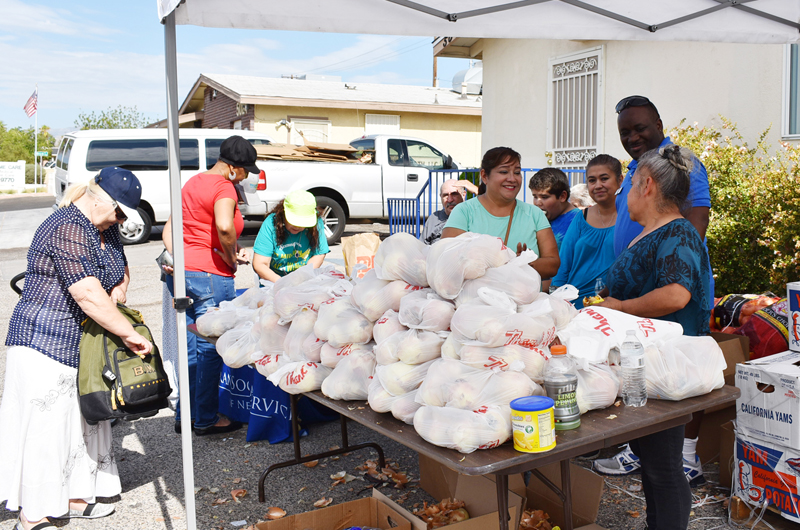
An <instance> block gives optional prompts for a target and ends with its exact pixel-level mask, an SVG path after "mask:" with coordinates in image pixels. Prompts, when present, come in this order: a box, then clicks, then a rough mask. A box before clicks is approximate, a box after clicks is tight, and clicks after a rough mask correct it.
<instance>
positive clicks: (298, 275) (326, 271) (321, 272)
mask: <svg viewBox="0 0 800 530" xmlns="http://www.w3.org/2000/svg"><path fill="white" fill-rule="evenodd" d="M318 276H326V277H328V278H332V279H334V280H345V279H346V278H345V275H344V274H342V273H341V272H339V271H337V270H336V267H334V266H333V265H332V264H330V263H324V264H322V266H321V267H319V268H318V269H315V268H314V266H313V265H312V264H310V263H306V264H305V265H303V266H302V267H300V268H299V269H297V270H295V271H293V272H292V273H291V274H287V275H286V276H281V277H280V278H278V280H276V281H275V283H274V284H273V288H272V292H273V294H278V292H280V291H281V289H285V288H286V287H295V286H297V285H300V284H302V283H305V282H308V281H311V280H314V279H315V278H317V277H318Z"/></svg>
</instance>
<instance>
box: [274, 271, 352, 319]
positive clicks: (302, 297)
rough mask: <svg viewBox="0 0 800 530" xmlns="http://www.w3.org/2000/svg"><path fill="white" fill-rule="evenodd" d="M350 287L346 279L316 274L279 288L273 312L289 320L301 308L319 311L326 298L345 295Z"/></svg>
mask: <svg viewBox="0 0 800 530" xmlns="http://www.w3.org/2000/svg"><path fill="white" fill-rule="evenodd" d="M289 276H291V274H290V275H289ZM352 287H353V286H352V284H351V283H350V282H348V281H347V280H337V279H335V278H330V277H327V276H316V277H315V278H313V279H312V280H309V281H307V282H305V283H302V284H300V285H296V286H294V287H286V288H284V289H281V290H280V291H279V292H278V294H276V295H275V300H274V302H273V303H274V306H275V312H276V313H277V314H278V315H280V317H281V318H282V319H283V320H284V322H289V321H291V320H292V318H294V316H295V315H296V314H297V313H299V312H300V311H301V310H303V309H313V310H314V311H319V307H320V305H322V303H323V302H325V301H326V300H330V299H331V298H334V297H342V296H347V295H348V294H349V293H350V290H351V289H352Z"/></svg>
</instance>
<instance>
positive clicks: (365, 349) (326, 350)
mask: <svg viewBox="0 0 800 530" xmlns="http://www.w3.org/2000/svg"><path fill="white" fill-rule="evenodd" d="M374 347H375V344H374V343H372V342H368V343H367V344H345V345H344V346H339V347H336V346H331V345H330V343H328V342H325V343H323V344H322V348H320V350H319V359H320V362H321V363H322V365H323V366H327V367H328V368H336V366H337V365H338V364H339V362H340V361H341V360H342V359H344V358H345V357H347V356H348V355H350V354H353V353H359V354H360V353H370V354H372V353H373V348H374Z"/></svg>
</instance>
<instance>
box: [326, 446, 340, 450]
mask: <svg viewBox="0 0 800 530" xmlns="http://www.w3.org/2000/svg"><path fill="white" fill-rule="evenodd" d="M337 449H341V447H339V446H338V445H334V446H333V447H328V451H336V450H337Z"/></svg>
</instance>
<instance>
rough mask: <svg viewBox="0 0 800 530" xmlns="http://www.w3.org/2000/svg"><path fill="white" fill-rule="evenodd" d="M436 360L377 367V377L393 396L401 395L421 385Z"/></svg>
mask: <svg viewBox="0 0 800 530" xmlns="http://www.w3.org/2000/svg"><path fill="white" fill-rule="evenodd" d="M433 362H434V361H429V362H427V363H424V364H406V363H401V362H396V363H392V364H388V365H384V366H381V365H378V366H376V367H375V377H377V378H378V379H380V381H381V386H382V387H383V388H384V390H386V391H387V392H388V393H390V394H391V395H393V396H401V395H403V394H405V393H407V392H411V391H412V390H414V389H416V388H417V387H419V385H420V384H422V380H423V379H425V374H426V373H428V368H430V366H431V364H432V363H433Z"/></svg>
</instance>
